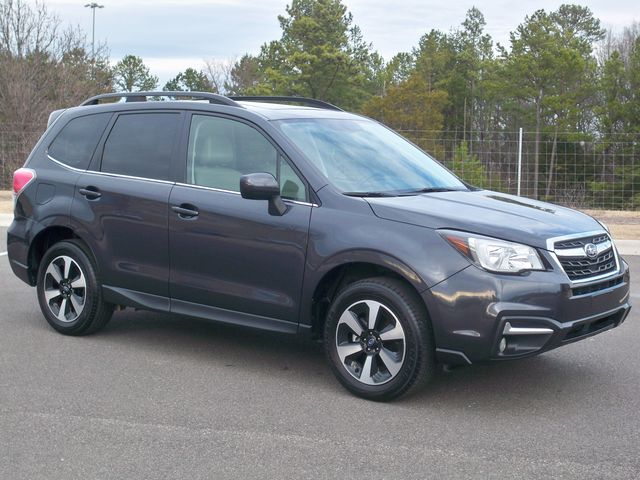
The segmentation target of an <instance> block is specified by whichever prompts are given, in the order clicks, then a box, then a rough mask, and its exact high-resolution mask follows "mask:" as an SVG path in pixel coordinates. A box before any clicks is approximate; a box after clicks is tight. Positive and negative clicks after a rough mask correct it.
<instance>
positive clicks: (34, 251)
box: [27, 225, 95, 286]
mask: <svg viewBox="0 0 640 480" xmlns="http://www.w3.org/2000/svg"><path fill="white" fill-rule="evenodd" d="M72 239H73V240H79V241H81V242H82V243H83V244H84V247H85V251H86V252H87V254H89V255H90V258H92V260H94V262H95V257H94V256H93V252H91V250H90V249H89V247H88V244H87V242H85V241H84V240H83V239H82V238H81V237H80V236H78V234H77V233H76V232H75V231H74V230H73V229H72V228H70V227H68V226H64V225H50V226H47V227H44V228H43V229H42V230H40V231H39V232H38V233H37V234H36V235H35V237H33V240H32V241H31V244H30V246H29V253H28V257H27V261H28V263H27V265H28V268H29V283H30V284H31V285H32V286H35V285H36V283H37V277H38V268H39V267H40V262H41V261H42V257H44V254H45V253H46V252H47V250H49V249H50V248H51V247H52V246H53V245H55V244H56V243H59V242H61V241H63V240H72Z"/></svg>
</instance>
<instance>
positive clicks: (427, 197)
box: [366, 190, 602, 249]
mask: <svg viewBox="0 0 640 480" xmlns="http://www.w3.org/2000/svg"><path fill="white" fill-rule="evenodd" d="M366 200H367V202H368V203H369V204H370V205H371V208H372V209H373V212H374V214H375V215H376V216H378V217H380V218H384V219H387V220H393V221H397V222H403V223H410V224H412V225H419V226H423V227H428V228H450V229H455V230H464V231H466V232H472V233H478V234H481V235H487V236H490V237H497V238H501V239H504V240H510V241H513V242H519V243H524V244H526V245H531V246H534V247H539V248H545V249H546V248H547V243H546V240H547V239H548V238H552V237H559V236H564V235H571V234H576V233H582V232H592V231H595V230H602V226H601V225H600V224H599V223H598V222H597V221H596V220H594V219H593V218H591V217H590V216H588V215H585V214H584V213H581V212H578V211H576V210H572V209H570V208H564V207H559V206H557V205H552V204H550V203H545V202H539V201H536V200H530V199H527V198H523V197H516V196H514V195H506V194H503V193H497V192H492V191H489V190H479V191H453V192H438V193H427V194H422V195H415V196H400V197H389V198H366Z"/></svg>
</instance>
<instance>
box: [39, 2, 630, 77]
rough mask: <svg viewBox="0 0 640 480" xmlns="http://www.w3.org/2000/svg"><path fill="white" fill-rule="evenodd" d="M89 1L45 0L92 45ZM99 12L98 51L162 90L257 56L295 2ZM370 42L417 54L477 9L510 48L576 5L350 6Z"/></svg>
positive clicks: (618, 19)
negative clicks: (530, 29) (132, 60)
mask: <svg viewBox="0 0 640 480" xmlns="http://www.w3.org/2000/svg"><path fill="white" fill-rule="evenodd" d="M86 3H89V2H87V1H86V0H85V1H83V0H80V1H73V0H45V4H46V6H47V8H48V9H49V11H50V12H52V13H56V14H57V15H58V16H59V18H60V19H61V20H62V22H63V23H64V24H71V25H79V26H80V27H81V28H82V29H84V30H85V31H86V32H87V35H88V38H89V39H90V38H91V28H92V16H91V9H89V8H84V5H85V4H86ZM98 3H99V4H101V5H104V8H102V9H97V10H96V44H97V43H100V42H106V43H107V46H108V48H109V50H110V54H111V59H112V61H113V62H116V61H118V60H119V59H120V58H122V57H123V56H124V55H127V54H133V55H138V56H140V57H142V58H143V59H144V61H145V63H146V64H147V65H148V66H149V67H150V68H151V71H152V73H154V74H155V75H157V76H158V77H159V78H160V82H161V86H162V85H164V83H165V82H166V81H167V80H169V79H170V78H172V77H174V76H175V75H177V74H178V72H180V71H182V70H184V69H186V68H188V67H194V68H198V69H199V68H202V66H203V62H204V60H205V59H218V60H222V59H230V58H237V57H240V56H241V55H243V54H244V53H247V52H248V53H254V54H255V53H258V51H259V50H260V46H261V45H262V44H263V43H265V42H268V41H270V40H275V39H277V38H279V37H280V27H279V24H278V19H277V17H278V15H280V14H284V13H285V8H286V6H287V4H288V3H290V0H259V1H246V0H182V1H178V0H136V1H127V0H102V1H100V2H98ZM343 3H344V4H345V5H346V6H347V8H348V9H349V11H350V12H351V13H352V14H353V19H354V23H355V24H357V25H359V26H360V28H361V30H362V33H363V35H364V38H365V40H366V41H367V42H371V43H373V48H374V49H376V50H377V51H378V52H379V53H380V54H381V55H382V56H383V57H384V58H386V59H389V58H391V57H392V56H393V55H395V54H396V53H398V52H401V51H410V50H411V48H412V47H414V46H416V45H417V43H418V40H419V38H420V37H421V36H422V35H423V34H424V33H426V32H428V31H429V30H431V29H438V30H442V31H445V32H448V31H450V30H451V29H452V28H456V27H457V26H458V25H460V23H461V22H462V21H463V20H464V18H465V14H466V12H467V10H468V9H469V8H471V7H472V6H474V5H476V6H477V7H478V8H479V9H480V11H481V12H482V13H483V14H484V16H485V20H486V22H487V26H486V32H487V33H489V34H490V35H491V36H492V37H493V40H494V41H495V42H500V43H501V44H503V45H507V46H508V43H509V32H510V31H512V30H514V29H515V28H516V27H517V25H518V24H520V23H521V22H522V21H523V20H524V17H525V15H529V14H531V13H533V12H534V11H535V10H537V9H540V8H543V9H545V10H547V11H551V10H555V9H557V8H558V7H559V6H560V5H561V4H562V3H571V1H570V0H565V1H564V2H563V1H554V0H536V1H522V0H521V1H518V0H483V1H482V2H478V1H477V0H476V2H473V1H465V0H449V1H446V2H443V1H439V2H436V1H432V0H400V1H398V0H396V1H395V2H394V1H393V0H343ZM574 3H579V4H580V5H584V6H587V7H589V8H590V9H591V10H592V11H593V12H594V14H595V16H596V17H597V18H599V19H600V21H601V22H602V25H603V26H604V27H606V28H611V29H613V30H615V31H621V30H622V29H623V28H624V27H625V26H628V25H630V24H631V23H632V22H633V21H640V1H639V0H591V1H582V2H574Z"/></svg>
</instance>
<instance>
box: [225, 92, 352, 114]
mask: <svg viewBox="0 0 640 480" xmlns="http://www.w3.org/2000/svg"><path fill="white" fill-rule="evenodd" d="M228 98H230V99H231V100H236V101H245V102H268V103H274V102H291V103H301V104H303V105H307V106H309V107H316V108H324V109H326V110H337V111H339V112H342V111H343V110H342V109H341V108H340V107H336V106H335V105H332V104H331V103H329V102H325V101H323V100H317V99H315V98H306V97H296V96H284V97H282V96H264V97H261V96H247V97H242V96H233V97H228Z"/></svg>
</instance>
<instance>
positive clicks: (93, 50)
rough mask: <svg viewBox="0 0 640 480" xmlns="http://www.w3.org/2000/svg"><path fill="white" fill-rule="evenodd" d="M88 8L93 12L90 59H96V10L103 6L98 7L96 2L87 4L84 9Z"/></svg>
mask: <svg viewBox="0 0 640 480" xmlns="http://www.w3.org/2000/svg"><path fill="white" fill-rule="evenodd" d="M87 7H89V8H90V9H91V11H92V12H93V28H92V29H91V58H92V59H93V60H95V58H96V8H104V5H98V4H97V3H96V2H92V3H87V4H86V5H85V6H84V8H87Z"/></svg>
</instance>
